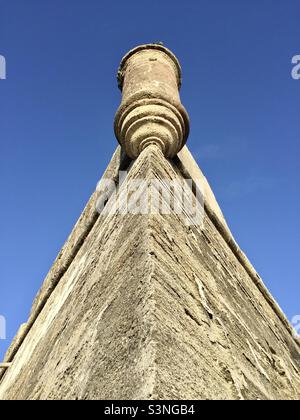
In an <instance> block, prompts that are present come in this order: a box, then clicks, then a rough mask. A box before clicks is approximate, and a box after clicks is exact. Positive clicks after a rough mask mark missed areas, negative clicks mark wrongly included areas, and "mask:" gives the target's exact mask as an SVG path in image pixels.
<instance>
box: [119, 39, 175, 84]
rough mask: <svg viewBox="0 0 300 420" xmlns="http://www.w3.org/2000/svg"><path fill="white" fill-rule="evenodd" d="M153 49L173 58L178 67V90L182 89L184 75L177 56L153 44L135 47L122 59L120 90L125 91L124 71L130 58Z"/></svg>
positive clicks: (159, 45) (163, 47) (161, 45)
mask: <svg viewBox="0 0 300 420" xmlns="http://www.w3.org/2000/svg"><path fill="white" fill-rule="evenodd" d="M151 49H152V50H158V51H162V52H163V53H165V54H166V55H167V56H168V57H170V58H171V60H172V61H173V63H174V65H175V67H176V74H177V84H178V89H180V88H181V82H182V73H181V66H180V63H179V61H178V59H177V57H176V56H175V54H173V53H172V51H171V50H169V49H168V48H166V47H165V46H164V45H163V44H162V43H153V44H143V45H138V46H137V47H135V48H133V49H132V50H130V51H128V53H127V54H125V56H124V57H123V58H122V60H121V63H120V66H119V70H118V75H117V79H118V86H119V89H120V90H122V89H123V82H124V70H125V67H126V64H127V61H128V59H129V58H130V57H132V56H133V55H134V54H137V53H139V52H140V51H143V50H151Z"/></svg>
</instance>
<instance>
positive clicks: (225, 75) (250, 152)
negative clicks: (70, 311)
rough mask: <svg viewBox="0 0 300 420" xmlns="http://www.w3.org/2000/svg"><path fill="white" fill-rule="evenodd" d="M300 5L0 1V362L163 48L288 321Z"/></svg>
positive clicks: (294, 302) (207, 155)
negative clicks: (128, 80)
mask: <svg viewBox="0 0 300 420" xmlns="http://www.w3.org/2000/svg"><path fill="white" fill-rule="evenodd" d="M299 15H300V2H299V0H289V1H283V0H251V1H245V0H244V1H241V0H227V1H224V0H209V1H208V0H207V1H204V0H197V1H196V0H194V1H191V0H190V1H189V0H187V1H185V2H182V1H177V0H172V1H171V0H164V1H157V0H151V1H147V2H146V1H143V0H139V1H135V0H134V1H127V2H124V1H118V0H115V1H114V2H108V1H100V0H51V1H50V0H43V1H41V0H26V1H24V0H0V54H1V55H3V56H5V58H6V61H7V79H6V80H0V128H1V131H0V188H1V208H0V212H1V213H0V216H1V217H0V229H1V239H2V240H1V242H0V286H1V288H0V315H4V316H5V317H6V319H7V340H5V341H3V340H2V341H1V340H0V359H1V358H2V357H3V354H4V351H5V349H6V348H7V346H8V345H9V343H10V341H11V339H12V337H13V336H14V334H15V333H16V330H17V329H18V326H19V324H20V323H22V322H25V321H26V320H27V317H28V313H29V310H30V306H31V303H32V300H33V298H34V296H35V294H36V292H37V290H38V288H39V287H40V285H41V283H42V281H43V279H44V277H45V275H46V274H47V272H48V270H49V268H50V266H51V264H52V262H53V260H54V259H55V257H56V255H57V253H58V252H59V250H60V248H61V246H62V245H63V243H64V241H65V239H66V238H67V236H68V235H69V233H70V231H71V229H72V227H73V225H74V223H75V222H76V220H77V218H78V217H79V215H80V213H81V210H82V209H83V207H84V205H85V203H86V202H87V200H88V199H89V196H90V195H91V193H92V192H93V190H94V189H95V186H96V183H97V181H98V179H99V178H100V176H101V174H102V172H103V170H104V169H105V167H106V165H107V164H108V162H109V160H110V157H111V155H112V153H113V151H114V149H115V147H116V144H117V143H116V140H115V138H114V134H113V129H112V125H113V118H114V113H115V111H116V109H117V107H118V105H119V102H120V92H119V91H118V89H117V84H116V71H117V67H118V64H119V61H120V59H121V57H122V56H123V55H124V54H125V53H126V52H127V51H128V50H129V49H130V48H132V47H134V46H136V45H138V44H141V43H148V42H157V41H163V42H164V44H165V45H166V46H167V47H169V48H170V49H171V50H172V51H174V53H175V54H176V55H177V56H178V58H179V60H180V62H181V64H182V67H183V87H182V92H181V97H182V102H183V103H184V105H185V106H186V108H187V109H188V111H189V114H190V117H191V135H190V138H189V141H188V145H189V147H190V149H191V151H192V152H193V154H194V156H195V157H196V159H197V161H198V163H199V164H200V166H201V168H202V170H203V171H204V172H205V174H206V176H207V177H208V179H209V181H210V183H211V185H212V187H213V189H214V191H215V193H216V196H217V198H218V201H219V203H220V205H221V207H222V210H223V211H224V214H225V216H226V219H227V221H228V223H229V225H230V227H231V229H232V232H233V234H234V236H235V237H236V239H237V241H238V243H239V244H240V246H241V247H242V249H243V250H244V251H245V252H246V254H247V255H248V257H249V259H250V260H251V261H252V263H253V264H254V266H255V268H256V269H257V271H258V272H259V273H260V274H261V276H262V277H263V279H264V282H265V283H266V285H267V286H268V288H269V289H270V290H271V292H272V294H273V295H274V296H275V298H276V299H277V300H278V302H279V304H280V305H281V307H282V308H283V309H284V311H285V312H286V314H287V316H288V317H289V319H291V318H292V317H293V316H294V315H296V314H300V305H299V300H300V299H299V278H300V269H299V264H298V261H299V239H300V229H299V221H298V215H299V214H300V199H299V181H300V171H299V169H300V168H299V152H300V144H299V137H300V131H299V121H300V118H299V117H300V115H299V114H300V112H299V110H300V80H293V79H292V77H291V70H292V67H293V66H292V64H291V60H292V57H293V56H294V55H297V54H300V43H299V40H300V25H299Z"/></svg>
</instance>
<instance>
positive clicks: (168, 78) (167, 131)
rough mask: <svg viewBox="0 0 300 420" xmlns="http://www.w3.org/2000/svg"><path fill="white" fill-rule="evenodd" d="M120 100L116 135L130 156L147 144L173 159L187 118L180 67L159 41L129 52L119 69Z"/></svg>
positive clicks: (182, 141)
mask: <svg viewBox="0 0 300 420" xmlns="http://www.w3.org/2000/svg"><path fill="white" fill-rule="evenodd" d="M118 82H119V87H120V89H121V91H122V103H121V105H120V108H119V110H118V112H117V114H116V118H115V134H116V137H117V139H118V141H119V143H120V144H121V146H122V147H123V148H124V150H125V151H126V153H127V155H128V156H130V157H131V158H132V159H134V158H136V157H138V156H139V154H140V153H141V152H142V151H143V150H144V149H145V148H146V147H147V146H148V145H149V144H156V145H157V146H159V148H160V149H161V151H162V152H163V154H164V156H165V157H167V158H173V157H174V156H175V155H176V154H177V153H178V152H179V151H180V150H181V149H182V148H183V146H184V145H185V143H186V140H187V138H188V135H189V117H188V114H187V112H186V110H185V109H184V107H183V106H182V104H181V102H180V97H179V89H180V86H181V67H180V64H179V62H178V60H177V58H176V57H175V55H174V54H173V53H172V52H171V51H170V50H168V49H167V48H165V47H163V46H162V45H159V44H147V45H141V46H139V47H136V48H134V49H133V50H131V51H129V53H127V54H126V55H125V57H124V58H123V60H122V61H121V65H120V69H119V72H118Z"/></svg>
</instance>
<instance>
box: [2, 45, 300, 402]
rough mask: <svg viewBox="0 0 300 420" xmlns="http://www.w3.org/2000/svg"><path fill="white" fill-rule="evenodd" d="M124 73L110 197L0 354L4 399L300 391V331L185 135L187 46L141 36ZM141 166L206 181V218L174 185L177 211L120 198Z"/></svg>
mask: <svg viewBox="0 0 300 420" xmlns="http://www.w3.org/2000/svg"><path fill="white" fill-rule="evenodd" d="M118 81H119V87H120V88H121V90H122V103H121V105H120V108H119V110H118V111H117V114H116V118H115V133H116V137H117V139H118V141H119V143H120V146H119V147H118V148H117V150H116V152H115V154H114V156H113V158H112V160H111V162H110V164H109V165H108V168H107V170H106V171H105V173H104V175H103V178H102V180H103V181H104V182H103V184H106V185H107V182H106V181H109V182H108V185H109V188H108V191H107V192H106V199H105V200H103V203H104V204H103V206H104V208H103V209H102V210H101V211H97V209H98V210H99V207H98V206H96V204H97V202H98V199H99V190H98V191H96V192H95V193H94V194H93V195H92V197H91V198H90V200H89V202H88V204H87V206H86V208H85V209H84V211H83V213H82V215H81V216H80V218H79V220H78V222H77V224H76V225H75V227H74V229H73V231H72V233H71V235H70V236H69V238H68V240H67V241H66V243H65V245H64V247H63V248H62V250H61V252H60V254H59V256H58V257H57V259H56V261H55V262H54V264H53V266H52V268H51V270H50V271H49V274H48V275H47V277H46V279H45V280H44V283H43V285H42V287H41V289H40V291H39V293H38V295H37V297H36V299H35V301H34V302H33V306H32V310H31V313H30V317H29V319H28V321H27V323H26V324H24V325H22V326H21V328H20V330H19V332H18V334H17V336H16V338H15V339H14V341H13V343H12V345H11V347H10V348H9V350H8V352H7V354H6V357H5V360H4V362H3V363H2V364H0V399H1V400H3V399H11V400H16V399H27V400H28V399H149V400H153V399H170V400H171V399H172V400H176V399H186V400H187V399H235V400H241V399H249V400H256V399H270V400H274V399H294V400H299V399H300V350H299V342H298V341H297V339H296V338H295V337H294V336H293V330H292V328H291V326H290V324H289V323H288V321H287V319H286V317H285V315H284V314H283V312H282V311H281V309H280V308H279V306H278V305H277V303H276V302H275V300H274V299H273V297H272V296H271V294H270V293H269V291H268V290H267V288H266V287H265V285H264V283H263V281H262V279H261V278H260V276H259V275H258V274H257V272H256V271H255V269H254V268H253V266H252V264H251V263H250V262H249V260H248V259H247V257H246V256H245V254H244V253H243V252H242V250H241V249H240V248H239V246H238V244H237V243H236V242H235V240H234V238H233V236H232V234H231V232H230V229H229V228H228V226H227V224H226V222H225V219H224V216H223V214H222V211H221V209H220V207H219V205H218V203H217V201H216V199H215V196H214V194H213V192H212V190H211V188H210V186H209V183H208V181H207V179H206V178H205V176H204V175H203V173H202V172H201V170H200V168H199V166H198V165H197V163H196V162H195V161H194V159H193V157H192V155H191V154H190V152H189V151H188V149H187V147H186V146H184V145H185V143H186V140H187V137H188V133H189V120H188V115H187V113H186V111H185V109H184V108H183V106H182V105H181V102H180V98H179V88H180V85H181V70H180V65H179V63H178V60H177V59H176V57H175V56H174V54H173V53H171V52H170V51H169V50H168V49H167V48H165V47H163V46H161V45H158V44H150V45H142V46H140V47H137V48H135V49H133V50H132V51H130V52H129V53H128V54H127V55H126V56H125V57H124V58H123V60H122V62H121V66H120V70H119V73H118ZM124 152H125V153H124ZM120 171H122V182H121V181H120V179H121V177H120V176H119V172H120ZM124 173H125V179H124ZM140 180H143V181H145V185H146V187H147V186H148V185H150V184H151V182H152V181H158V180H160V181H163V184H164V185H165V186H166V185H168V184H171V182H172V181H174V180H177V181H178V180H179V181H180V183H181V184H182V185H185V191H186V190H187V189H188V192H189V193H190V195H192V196H193V197H194V198H195V200H196V201H197V194H196V191H197V188H195V186H197V187H198V188H200V189H201V191H202V192H203V194H204V203H201V205H202V204H203V209H202V210H203V213H202V216H203V217H202V220H201V224H196V223H194V224H191V223H187V222H186V220H187V217H188V212H187V211H186V210H187V209H186V207H184V204H183V203H182V201H181V200H180V195H179V194H174V190H171V189H169V193H170V194H169V196H172V198H173V201H174V203H173V204H174V205H173V207H172V208H169V210H170V211H169V212H154V213H151V212H141V213H137V212H130V211H128V212H127V213H125V212H123V213H121V212H118V211H116V208H115V200H116V196H124V195H125V196H126V194H127V189H128V185H130V183H131V182H133V183H135V182H136V181H140ZM125 181H126V182H125ZM188 181H191V182H188ZM114 184H116V187H117V188H116V191H115V190H114V188H113V187H112V185H114ZM167 188H168V187H167ZM143 193H144V191H143ZM161 201H162V204H167V202H166V201H167V200H166V196H162V199H161ZM165 208H166V206H165ZM175 209H176V211H175ZM178 210H182V211H178ZM99 212H100V214H99ZM32 263H33V264H34V261H33V262H32Z"/></svg>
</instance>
